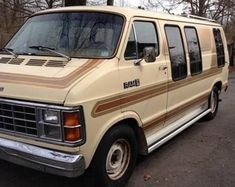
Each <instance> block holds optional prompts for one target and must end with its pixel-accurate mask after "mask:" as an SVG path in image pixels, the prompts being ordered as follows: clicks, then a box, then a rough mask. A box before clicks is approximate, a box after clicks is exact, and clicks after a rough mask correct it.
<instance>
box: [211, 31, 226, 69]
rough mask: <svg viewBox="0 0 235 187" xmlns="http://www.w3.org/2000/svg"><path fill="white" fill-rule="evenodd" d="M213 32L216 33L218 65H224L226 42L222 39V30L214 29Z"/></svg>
mask: <svg viewBox="0 0 235 187" xmlns="http://www.w3.org/2000/svg"><path fill="white" fill-rule="evenodd" d="M213 34H214V38H215V47H216V54H217V64H218V67H223V66H224V64H225V56H224V44H223V41H222V37H221V33H220V30H219V29H213Z"/></svg>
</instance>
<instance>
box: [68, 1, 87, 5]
mask: <svg viewBox="0 0 235 187" xmlns="http://www.w3.org/2000/svg"><path fill="white" fill-rule="evenodd" d="M75 5H78V6H81V5H86V0H65V6H75Z"/></svg>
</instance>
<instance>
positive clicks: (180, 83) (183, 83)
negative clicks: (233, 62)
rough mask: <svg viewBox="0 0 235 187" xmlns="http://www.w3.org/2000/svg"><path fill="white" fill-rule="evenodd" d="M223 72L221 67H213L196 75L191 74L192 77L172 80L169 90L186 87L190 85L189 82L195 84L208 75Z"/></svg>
mask: <svg viewBox="0 0 235 187" xmlns="http://www.w3.org/2000/svg"><path fill="white" fill-rule="evenodd" d="M221 72H222V69H221V68H212V69H209V70H206V71H204V72H203V73H201V74H199V75H196V76H190V77H187V78H186V79H183V80H180V81H176V82H173V81H172V82H170V83H169V91H172V90H175V89H178V88H180V87H184V86H186V85H189V84H193V83H195V82H197V81H200V80H203V79H205V78H207V77H211V76H214V75H217V74H219V73H221Z"/></svg>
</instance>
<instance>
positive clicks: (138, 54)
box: [119, 18, 168, 145]
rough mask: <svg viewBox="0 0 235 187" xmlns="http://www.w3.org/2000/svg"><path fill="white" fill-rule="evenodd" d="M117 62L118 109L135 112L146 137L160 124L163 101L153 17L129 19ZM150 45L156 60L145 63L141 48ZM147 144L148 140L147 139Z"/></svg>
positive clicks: (163, 72) (160, 55)
mask: <svg viewBox="0 0 235 187" xmlns="http://www.w3.org/2000/svg"><path fill="white" fill-rule="evenodd" d="M127 36H128V37H127V38H126V42H125V43H126V45H124V46H125V47H124V50H123V57H122V58H121V60H120V63H119V70H120V71H119V72H120V73H119V74H120V83H121V84H122V90H123V92H122V93H121V108H122V112H125V114H126V115H128V114H133V113H135V114H136V115H138V116H139V118H140V119H141V120H142V123H143V128H144V131H145V133H146V137H149V136H151V135H154V133H155V132H156V131H157V130H159V129H161V128H162V127H163V124H164V120H165V114H166V104H167V81H168V79H167V66H166V62H165V58H164V56H163V51H162V50H163V49H162V47H161V46H162V44H163V41H162V37H161V33H160V32H159V29H158V23H157V21H156V20H151V19H143V18H136V19H134V20H132V21H131V23H130V26H129V31H128V35H127ZM146 47H154V48H155V53H156V60H154V62H146V61H145V60H144V59H143V60H141V59H142V58H143V51H144V49H145V48H146ZM147 143H148V145H151V143H153V142H151V140H150V139H148V142H147Z"/></svg>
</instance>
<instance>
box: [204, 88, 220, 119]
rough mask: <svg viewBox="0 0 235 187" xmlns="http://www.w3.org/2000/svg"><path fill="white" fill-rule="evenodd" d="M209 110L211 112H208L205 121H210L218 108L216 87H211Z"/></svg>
mask: <svg viewBox="0 0 235 187" xmlns="http://www.w3.org/2000/svg"><path fill="white" fill-rule="evenodd" d="M208 103H209V108H210V109H211V112H209V113H208V114H207V115H206V116H205V119H206V120H212V119H214V118H215V116H216V114H217V111H218V107H219V91H218V88H217V87H213V89H212V91H211V94H210V97H209V101H208Z"/></svg>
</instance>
